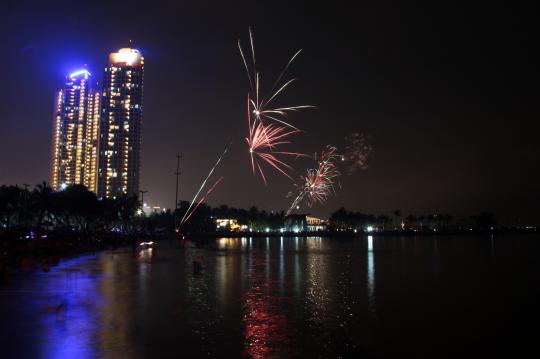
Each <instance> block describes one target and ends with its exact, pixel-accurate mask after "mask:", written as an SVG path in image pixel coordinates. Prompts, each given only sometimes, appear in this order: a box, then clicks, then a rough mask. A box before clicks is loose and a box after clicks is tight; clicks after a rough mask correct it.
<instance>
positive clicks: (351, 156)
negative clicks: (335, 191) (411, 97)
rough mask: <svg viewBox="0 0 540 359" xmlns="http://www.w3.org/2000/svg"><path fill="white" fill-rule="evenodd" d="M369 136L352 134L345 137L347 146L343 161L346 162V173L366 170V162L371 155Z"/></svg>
mask: <svg viewBox="0 0 540 359" xmlns="http://www.w3.org/2000/svg"><path fill="white" fill-rule="evenodd" d="M370 140H371V136H369V135H368V136H365V135H364V134H362V133H358V132H355V133H352V134H350V135H349V136H347V137H345V141H347V145H346V146H345V151H344V153H343V161H345V162H347V164H348V168H347V173H348V174H349V175H351V174H353V173H354V172H356V171H357V170H365V169H366V168H367V161H368V158H369V155H370V154H371V151H372V147H371V144H370V143H369V142H370Z"/></svg>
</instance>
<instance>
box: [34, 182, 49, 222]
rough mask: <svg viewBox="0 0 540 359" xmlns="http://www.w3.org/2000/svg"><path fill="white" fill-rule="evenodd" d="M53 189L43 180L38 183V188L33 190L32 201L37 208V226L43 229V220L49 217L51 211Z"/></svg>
mask: <svg viewBox="0 0 540 359" xmlns="http://www.w3.org/2000/svg"><path fill="white" fill-rule="evenodd" d="M52 193H53V189H52V188H51V187H50V186H49V185H48V184H47V182H45V181H43V182H42V183H38V184H37V185H36V188H34V190H33V191H32V194H31V201H32V205H33V206H32V207H34V209H35V210H36V212H37V213H36V216H37V218H36V227H37V229H41V226H42V224H43V221H44V220H45V219H46V218H47V217H48V215H49V213H50V212H51V197H52Z"/></svg>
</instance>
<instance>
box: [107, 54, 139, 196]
mask: <svg viewBox="0 0 540 359" xmlns="http://www.w3.org/2000/svg"><path fill="white" fill-rule="evenodd" d="M143 77H144V58H143V56H142V55H141V53H140V52H139V51H138V50H136V49H131V48H123V49H120V50H118V52H114V53H111V54H110V55H109V65H108V66H107V67H106V68H105V72H104V77H103V83H102V96H101V115H100V124H99V126H100V134H99V159H98V197H100V198H103V197H107V198H116V197H118V196H122V195H128V196H134V195H137V194H138V191H139V172H140V161H141V156H140V152H141V126H142V111H143V103H142V102H143Z"/></svg>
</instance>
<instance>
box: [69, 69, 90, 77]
mask: <svg viewBox="0 0 540 359" xmlns="http://www.w3.org/2000/svg"><path fill="white" fill-rule="evenodd" d="M80 75H84V78H85V79H88V76H92V74H91V73H90V72H89V71H88V70H79V71H75V72H72V73H70V74H69V77H70V78H71V79H74V78H75V77H77V76H80Z"/></svg>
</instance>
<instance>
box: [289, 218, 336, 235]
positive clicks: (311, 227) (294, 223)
mask: <svg viewBox="0 0 540 359" xmlns="http://www.w3.org/2000/svg"><path fill="white" fill-rule="evenodd" d="M327 224H328V222H327V221H326V220H324V219H320V218H317V217H313V216H310V215H309V214H291V215H289V216H287V217H285V231H287V232H295V233H298V232H317V231H324V230H326V227H327Z"/></svg>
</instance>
